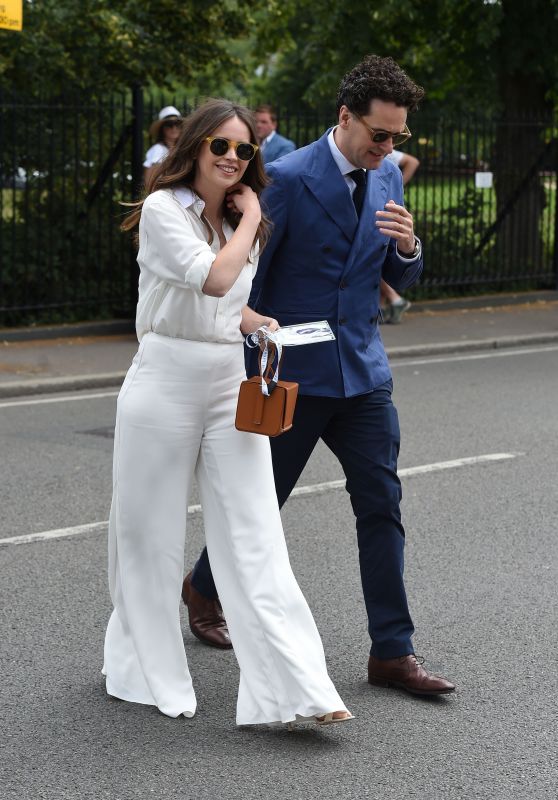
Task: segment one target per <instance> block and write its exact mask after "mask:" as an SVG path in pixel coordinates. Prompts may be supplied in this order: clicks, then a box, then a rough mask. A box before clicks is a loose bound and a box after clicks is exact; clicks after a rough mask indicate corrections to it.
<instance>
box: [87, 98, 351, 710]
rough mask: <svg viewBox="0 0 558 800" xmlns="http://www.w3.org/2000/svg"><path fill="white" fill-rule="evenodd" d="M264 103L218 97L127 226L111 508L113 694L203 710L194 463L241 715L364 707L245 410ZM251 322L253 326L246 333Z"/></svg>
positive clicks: (255, 321) (184, 134)
mask: <svg viewBox="0 0 558 800" xmlns="http://www.w3.org/2000/svg"><path fill="white" fill-rule="evenodd" d="M255 142H256V134H255V129H254V123H253V118H252V115H251V113H250V112H249V111H248V110H247V109H245V108H243V107H241V106H237V105H234V104H232V103H229V102H228V101H225V100H212V101H209V102H208V103H206V104H205V105H204V106H202V107H201V108H199V109H198V110H197V111H195V112H194V113H193V114H191V115H190V116H189V117H188V118H187V119H185V120H184V123H183V126H182V130H181V134H180V138H179V140H178V142H177V143H176V145H175V147H174V148H173V150H172V151H171V152H170V153H169V155H168V157H167V158H166V159H165V160H164V161H163V162H162V163H161V164H160V165H158V166H157V167H156V169H155V171H154V172H153V174H152V175H151V177H150V180H149V182H148V185H147V188H146V197H145V199H144V200H143V201H142V202H141V203H137V204H136V206H135V208H134V210H133V211H132V212H131V214H130V215H129V216H128V218H127V220H126V221H125V223H124V225H123V228H124V229H125V230H131V229H133V228H134V227H135V226H136V225H138V224H139V254H138V262H139V265H140V281H139V301H138V307H137V318H136V327H137V334H138V339H139V341H140V347H139V350H138V353H137V355H136V356H135V358H134V361H133V364H132V366H131V368H130V370H129V372H128V374H127V376H126V379H125V381H124V385H123V386H122V389H121V391H120V395H119V398H118V407H117V420H116V431H115V449H114V478H113V481H114V484H113V487H114V490H113V501H112V507H111V514H110V524H109V583H110V591H111V597H112V600H113V604H114V611H113V613H112V616H111V618H110V621H109V625H108V630H107V634H106V641H105V666H104V670H103V671H104V673H105V674H106V686H107V692H108V694H109V695H113V696H115V697H119V698H121V699H123V700H129V701H131V702H136V703H145V704H149V705H155V706H157V707H158V708H159V709H160V711H162V712H163V713H164V714H167V715H168V716H171V717H178V716H179V715H184V716H185V717H192V716H193V715H194V713H195V711H196V697H195V693H194V689H193V686H192V679H191V677H190V673H189V670H188V665H187V661H186V655H185V652H184V643H183V639H182V632H181V628H180V619H179V600H180V589H181V586H182V577H183V566H184V539H185V530H186V513H187V506H188V500H189V495H190V489H191V485H192V480H193V477H194V475H195V476H196V479H197V482H198V486H199V489H200V495H201V502H202V508H203V514H204V524H205V532H206V540H207V547H208V551H209V557H210V560H211V566H212V569H213V574H214V577H215V582H216V584H217V588H218V592H219V597H220V600H221V603H222V605H223V609H224V612H225V614H226V618H227V622H228V625H229V630H230V635H231V640H232V643H233V646H234V651H235V655H236V657H237V659H238V662H239V665H240V686H239V692H238V701H237V716H236V719H237V723H238V724H239V725H248V724H260V723H274V722H283V723H288V722H292V721H294V720H296V719H297V718H307V719H308V720H310V721H312V722H315V723H317V724H326V723H330V722H341V721H344V720H347V719H350V718H351V715H350V714H349V712H348V711H347V710H346V708H345V706H344V704H343V702H342V700H341V698H340V697H339V695H338V694H337V691H336V690H335V688H334V686H333V684H332V682H331V680H330V678H329V676H328V674H327V670H326V664H325V659H324V653H323V648H322V643H321V640H320V637H319V634H318V631H317V629H316V626H315V623H314V620H313V618H312V615H311V613H310V610H309V608H308V606H307V604H306V601H305V599H304V597H303V595H302V593H301V591H300V588H299V587H298V584H297V582H296V580H295V578H294V575H293V573H292V571H291V567H290V564H289V559H288V555H287V549H286V545H285V539H284V535H283V529H282V525H281V518H280V516H279V508H278V504H277V498H276V494H275V488H274V481H273V472H272V465H271V456H270V448H269V440H268V439H267V438H265V437H263V436H258V435H256V434H251V433H245V432H240V431H237V430H236V429H235V427H234V418H235V411H236V401H237V396H238V389H239V385H240V382H241V381H242V380H243V379H244V378H245V368H244V354H243V336H242V333H244V334H246V333H250V332H253V331H254V330H256V329H257V328H258V327H259V326H260V325H262V324H267V325H268V326H269V327H270V328H272V329H276V328H277V323H276V322H275V320H271V319H269V318H266V317H261V316H260V315H258V314H256V313H255V312H253V311H250V310H249V309H247V308H246V306H245V304H246V301H247V298H248V295H249V292H250V287H251V283H252V277H253V275H254V273H255V270H256V266H257V261H258V251H259V248H261V247H262V246H263V245H264V244H265V241H266V238H267V236H268V230H269V223H268V222H267V220H266V219H265V217H263V216H262V213H261V210H260V204H259V200H258V196H259V194H260V192H261V191H262V189H263V187H264V186H265V184H266V182H267V180H266V177H265V173H264V170H263V165H262V161H261V157H260V154H259V153H258V146H257V145H256V144H255ZM241 331H242V333H241Z"/></svg>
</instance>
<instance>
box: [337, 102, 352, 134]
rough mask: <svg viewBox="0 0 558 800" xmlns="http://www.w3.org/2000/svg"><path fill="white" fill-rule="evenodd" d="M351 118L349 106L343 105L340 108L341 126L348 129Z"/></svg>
mask: <svg viewBox="0 0 558 800" xmlns="http://www.w3.org/2000/svg"><path fill="white" fill-rule="evenodd" d="M350 119H351V112H350V111H349V109H348V108H347V106H341V108H340V109H339V121H338V122H339V127H341V128H344V129H346V128H347V127H348V125H349V120H350Z"/></svg>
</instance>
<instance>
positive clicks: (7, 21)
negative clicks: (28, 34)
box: [0, 0, 23, 31]
mask: <svg viewBox="0 0 558 800" xmlns="http://www.w3.org/2000/svg"><path fill="white" fill-rule="evenodd" d="M0 28H6V29H7V30H9V31H20V30H21V29H22V28H23V0H0Z"/></svg>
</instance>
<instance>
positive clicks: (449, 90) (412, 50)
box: [257, 0, 558, 265]
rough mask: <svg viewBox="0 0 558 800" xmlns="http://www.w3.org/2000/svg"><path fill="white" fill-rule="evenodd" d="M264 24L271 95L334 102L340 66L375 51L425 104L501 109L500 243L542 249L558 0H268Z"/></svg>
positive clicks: (517, 250) (497, 155) (557, 61)
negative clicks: (542, 164)
mask: <svg viewBox="0 0 558 800" xmlns="http://www.w3.org/2000/svg"><path fill="white" fill-rule="evenodd" d="M259 24H260V33H259V36H258V42H259V45H258V48H257V54H258V55H259V57H260V60H261V64H262V72H263V80H262V82H261V84H262V85H261V91H262V94H267V95H268V96H270V97H274V98H275V99H276V100H277V101H278V102H282V103H286V104H289V105H290V104H292V103H294V102H297V98H298V102H299V103H300V102H301V101H302V103H303V104H305V105H306V106H309V107H321V106H324V105H327V106H328V107H331V106H332V104H333V100H334V98H335V94H336V90H337V86H338V83H339V79H340V78H341V76H342V75H343V74H344V73H345V72H346V71H347V70H348V69H350V68H351V67H352V66H353V65H354V64H355V63H357V62H358V61H359V60H360V59H361V58H362V57H363V56H364V55H365V54H367V53H377V54H379V55H390V56H392V57H394V58H395V59H396V60H397V61H398V62H399V63H400V64H401V65H402V66H403V67H404V68H405V69H407V71H408V72H409V74H410V75H411V76H412V77H413V78H414V79H415V80H416V81H417V82H418V83H420V84H422V85H423V86H424V87H425V88H426V92H427V100H426V102H425V107H427V108H428V107H430V108H433V107H434V108H437V110H438V111H442V110H443V112H444V113H452V112H453V111H455V112H460V113H462V112H464V111H468V112H475V113H477V112H479V111H481V112H483V113H484V112H487V111H490V112H493V113H494V112H495V113H497V114H498V115H499V124H498V127H497V132H496V138H495V145H494V153H493V157H492V159H491V166H492V168H493V170H494V172H495V185H496V191H497V198H498V211H499V215H500V218H501V219H500V227H499V231H498V239H497V241H498V245H499V247H501V248H502V249H503V251H504V252H505V253H506V254H507V257H508V258H509V259H510V261H513V262H515V263H516V264H518V265H521V262H522V261H524V260H525V259H528V258H529V259H531V260H533V261H535V262H536V261H537V260H538V259H539V256H540V253H542V241H541V237H540V232H539V221H540V216H541V214H542V211H543V207H544V202H545V200H544V192H543V189H542V187H541V183H540V178H539V174H538V172H539V170H538V169H537V163H538V161H541V160H542V159H541V155H542V153H543V150H544V148H545V146H546V145H548V144H549V142H548V141H546V140H547V139H549V137H550V136H551V135H552V134H551V133H549V131H551V128H550V127H549V125H548V122H547V121H548V120H549V119H550V117H551V115H552V112H553V111H554V109H555V106H556V100H557V90H558V48H557V47H556V42H557V41H558V0H531V1H530V2H529V3H526V2H525V0H459V2H458V1H457V0H429V1H428V2H426V0H373V2H369V1H368V0H353V2H352V3H350V4H348V3H346V2H345V0H286V2H283V0H282V1H281V2H279V0H272V2H271V3H270V5H269V9H268V11H267V12H260V17H259ZM269 53H272V54H273V55H272V56H271V57H270V56H269V55H268V54H269Z"/></svg>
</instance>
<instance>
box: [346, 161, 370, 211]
mask: <svg viewBox="0 0 558 800" xmlns="http://www.w3.org/2000/svg"><path fill="white" fill-rule="evenodd" d="M349 177H350V178H352V179H353V180H354V182H355V183H356V186H355V190H354V192H353V203H354V204H355V208H356V212H357V216H358V217H360V212H361V211H362V204H363V203H364V195H365V194H366V172H365V171H364V170H363V169H354V170H353V171H352V172H349Z"/></svg>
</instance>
